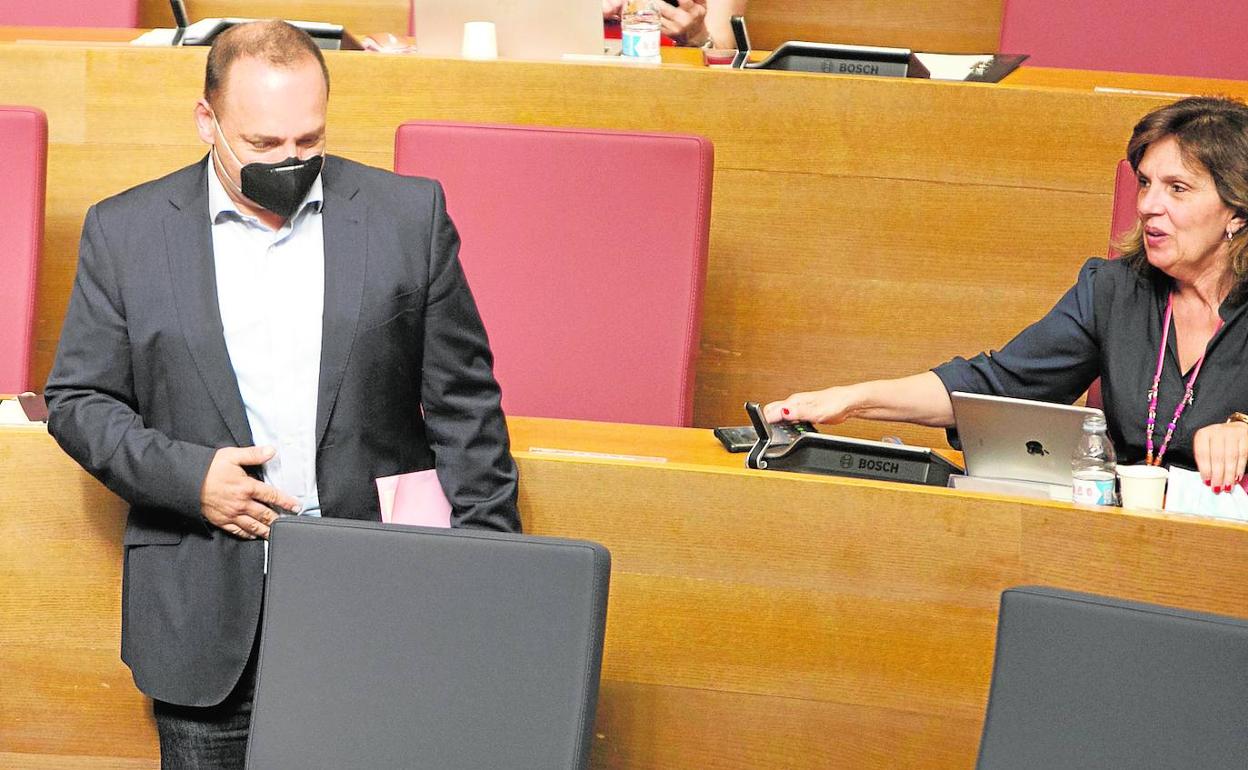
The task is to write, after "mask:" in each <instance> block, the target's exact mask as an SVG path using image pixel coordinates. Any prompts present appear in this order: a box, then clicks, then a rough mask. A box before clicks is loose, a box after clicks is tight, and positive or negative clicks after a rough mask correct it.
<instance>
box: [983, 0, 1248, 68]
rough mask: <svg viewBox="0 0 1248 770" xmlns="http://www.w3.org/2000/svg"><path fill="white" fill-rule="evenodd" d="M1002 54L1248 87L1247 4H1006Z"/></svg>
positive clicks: (1174, 0) (1204, 0)
mask: <svg viewBox="0 0 1248 770" xmlns="http://www.w3.org/2000/svg"><path fill="white" fill-rule="evenodd" d="M1003 5H1004V7H1003V9H1002V14H1001V48H1000V50H1002V51H1007V52H1010V53H1026V54H1031V58H1029V59H1028V60H1027V62H1026V63H1027V65H1028V66H1032V67H1066V68H1072V69H1084V70H1108V71H1111V72H1144V73H1150V74H1156V75H1190V76H1193V77H1203V78H1225V79H1229V80H1244V79H1246V78H1248V58H1245V56H1244V30H1245V28H1248V3H1243V2H1227V1H1226V0H1147V1H1146V2H1140V0H1063V2H1053V0H1005V2H1004V4H1003Z"/></svg>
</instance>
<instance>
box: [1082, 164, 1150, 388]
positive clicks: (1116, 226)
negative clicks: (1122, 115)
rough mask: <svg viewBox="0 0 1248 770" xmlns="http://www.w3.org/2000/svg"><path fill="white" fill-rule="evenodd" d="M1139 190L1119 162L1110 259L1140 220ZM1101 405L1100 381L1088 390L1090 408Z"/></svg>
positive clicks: (1127, 166) (1129, 171) (1127, 168)
mask: <svg viewBox="0 0 1248 770" xmlns="http://www.w3.org/2000/svg"><path fill="white" fill-rule="evenodd" d="M1139 188H1140V183H1139V181H1138V180H1137V178H1136V175H1135V171H1134V170H1132V168H1131V164H1130V163H1129V162H1128V161H1127V160H1126V159H1125V158H1124V159H1123V160H1120V161H1118V169H1117V171H1116V172H1115V173H1114V204H1113V210H1112V211H1111V212H1110V222H1109V240H1110V242H1111V245H1110V246H1109V247H1108V248H1107V250H1106V254H1105V256H1106V257H1107V258H1108V259H1117V258H1118V257H1121V256H1122V255H1121V254H1119V253H1118V252H1117V251H1116V250H1115V249H1114V247H1113V245H1112V242H1113V240H1114V239H1115V238H1118V237H1119V236H1121V235H1122V234H1123V233H1125V232H1127V231H1128V230H1130V229H1131V228H1132V227H1134V226H1135V222H1136V220H1137V219H1138V215H1137V214H1136V206H1135V198H1136V192H1137V191H1138V190H1139ZM1101 405H1102V402H1101V381H1100V380H1099V379H1098V380H1097V381H1096V382H1094V383H1092V387H1090V388H1088V406H1093V407H1096V408H1097V409H1100V408H1101Z"/></svg>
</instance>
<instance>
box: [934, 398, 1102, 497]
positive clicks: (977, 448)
mask: <svg viewBox="0 0 1248 770" xmlns="http://www.w3.org/2000/svg"><path fill="white" fill-rule="evenodd" d="M950 399H951V400H952V401H953V419H954V422H955V423H956V424H957V426H958V436H959V437H960V438H961V439H962V455H963V459H964V460H965V465H966V475H967V476H971V477H979V478H988V479H1010V480H1013V481H1026V482H1036V483H1040V484H1047V485H1058V486H1062V487H1067V488H1068V487H1070V485H1071V477H1070V458H1071V456H1072V455H1073V454H1074V452H1075V446H1076V445H1077V444H1078V443H1079V439H1080V437H1081V436H1082V435H1083V418H1084V417H1087V416H1088V415H1092V414H1101V410H1100V409H1093V408H1091V407H1086V406H1068V405H1066V404H1050V403H1046V402H1044V401H1029V400H1027V399H1022V398H1007V397H1005V396H984V395H979V394H975V393H961V392H954V393H951V394H950Z"/></svg>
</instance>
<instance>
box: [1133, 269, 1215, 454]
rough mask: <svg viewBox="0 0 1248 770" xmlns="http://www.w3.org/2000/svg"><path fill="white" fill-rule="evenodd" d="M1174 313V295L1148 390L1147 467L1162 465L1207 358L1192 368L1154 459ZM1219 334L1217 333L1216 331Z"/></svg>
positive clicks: (1167, 307) (1168, 303) (1164, 321)
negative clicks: (1159, 400) (1160, 391)
mask: <svg viewBox="0 0 1248 770" xmlns="http://www.w3.org/2000/svg"><path fill="white" fill-rule="evenodd" d="M1173 311H1174V295H1173V294H1171V295H1170V296H1168V297H1166V316H1165V318H1163V319H1162V321H1161V347H1160V348H1158V350H1157V373H1156V374H1154V375H1153V387H1151V388H1149V389H1148V435H1147V441H1146V442H1145V444H1146V452H1147V453H1146V455H1145V457H1144V463H1145V464H1146V465H1161V458H1162V457H1164V456H1165V454H1166V447H1168V446H1169V445H1170V437H1171V436H1173V435H1174V426H1175V425H1178V424H1179V418H1180V417H1182V416H1183V410H1184V409H1186V408H1187V405H1188V404H1190V403H1192V398H1193V395H1192V388H1193V387H1194V386H1195V385H1196V377H1197V376H1198V375H1199V374H1200V367H1201V366H1202V365H1203V364H1204V363H1205V357H1204V356H1203V355H1202V356H1201V357H1200V359H1199V360H1198V361H1197V362H1196V366H1194V367H1192V374H1191V376H1189V377H1188V378H1187V389H1186V390H1185V391H1184V392H1183V398H1180V399H1179V404H1178V406H1176V407H1175V408H1174V417H1172V418H1170V424H1169V425H1168V426H1167V427H1166V437H1165V438H1164V439H1163V440H1162V442H1161V449H1160V450H1159V451H1158V452H1157V457H1156V458H1155V459H1154V458H1153V429H1154V427H1156V425H1157V391H1158V389H1159V387H1160V385H1161V367H1162V365H1163V364H1164V363H1165V361H1166V343H1167V342H1168V341H1169V340H1170V316H1171V314H1172V313H1173ZM1221 328H1222V322H1221V321H1218V329H1221ZM1214 334H1217V331H1216V330H1215V331H1214Z"/></svg>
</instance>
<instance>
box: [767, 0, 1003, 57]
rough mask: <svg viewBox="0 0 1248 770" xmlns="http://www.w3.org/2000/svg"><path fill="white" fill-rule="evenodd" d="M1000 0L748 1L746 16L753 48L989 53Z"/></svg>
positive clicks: (994, 44)
mask: <svg viewBox="0 0 1248 770" xmlns="http://www.w3.org/2000/svg"><path fill="white" fill-rule="evenodd" d="M1001 17H1002V0H967V1H966V2H959V3H950V2H944V1H943V0H906V2H901V3H898V2H890V1H889V0H814V1H813V2H809V1H808V2H802V3H792V2H785V0H750V3H749V5H748V6H747V7H746V12H745V18H746V22H747V24H748V25H749V30H750V42H751V44H752V45H753V46H754V47H755V48H760V49H774V48H776V47H777V46H779V45H780V44H781V43H783V42H785V41H786V40H808V41H813V42H820V43H849V44H852V45H880V46H895V47H899V48H910V49H912V50H915V51H947V52H966V53H976V52H980V53H983V52H989V51H996V50H997V44H998V42H999V41H1000V39H1001Z"/></svg>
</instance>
